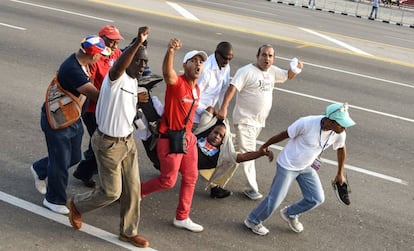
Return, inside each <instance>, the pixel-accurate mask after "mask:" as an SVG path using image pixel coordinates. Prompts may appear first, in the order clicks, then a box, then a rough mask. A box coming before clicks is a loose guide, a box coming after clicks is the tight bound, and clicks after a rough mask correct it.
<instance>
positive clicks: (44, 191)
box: [30, 166, 46, 195]
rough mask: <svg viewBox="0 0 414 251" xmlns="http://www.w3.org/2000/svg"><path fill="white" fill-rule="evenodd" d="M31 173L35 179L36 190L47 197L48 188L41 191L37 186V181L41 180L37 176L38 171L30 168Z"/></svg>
mask: <svg viewBox="0 0 414 251" xmlns="http://www.w3.org/2000/svg"><path fill="white" fill-rule="evenodd" d="M30 172H31V173H32V175H33V179H34V183H35V188H36V190H37V191H38V192H39V193H40V194H43V195H45V194H46V188H45V190H43V189H39V188H38V187H37V185H36V181H37V180H41V179H39V176H38V175H37V173H36V171H35V170H34V168H33V166H30ZM44 182H45V183H46V181H44Z"/></svg>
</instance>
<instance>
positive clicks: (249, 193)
mask: <svg viewBox="0 0 414 251" xmlns="http://www.w3.org/2000/svg"><path fill="white" fill-rule="evenodd" d="M243 193H244V195H246V196H247V197H249V198H250V199H251V200H258V199H261V198H263V195H262V194H261V193H259V192H257V191H255V190H253V189H246V190H244V191H243Z"/></svg>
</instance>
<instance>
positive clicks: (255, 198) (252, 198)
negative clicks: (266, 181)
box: [243, 191, 263, 200]
mask: <svg viewBox="0 0 414 251" xmlns="http://www.w3.org/2000/svg"><path fill="white" fill-rule="evenodd" d="M243 194H244V195H246V197H247V198H249V199H251V200H260V199H261V198H263V195H262V194H260V196H257V197H252V196H250V195H249V194H248V193H246V192H245V191H243Z"/></svg>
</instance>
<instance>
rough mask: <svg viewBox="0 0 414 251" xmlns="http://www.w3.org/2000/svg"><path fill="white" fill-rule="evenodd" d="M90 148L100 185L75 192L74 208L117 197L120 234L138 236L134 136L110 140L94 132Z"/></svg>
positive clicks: (100, 204) (138, 190)
mask: <svg viewBox="0 0 414 251" xmlns="http://www.w3.org/2000/svg"><path fill="white" fill-rule="evenodd" d="M92 148H93V150H94V152H95V157H96V162H97V164H98V173H99V178H100V183H101V187H100V188H97V189H94V190H93V191H90V192H86V193H83V194H78V195H76V196H75V197H74V203H75V206H76V208H77V210H78V211H79V213H81V214H83V213H86V212H89V211H92V210H95V209H98V208H102V207H105V206H107V205H109V204H111V203H112V202H114V201H116V200H118V199H120V207H121V213H120V215H121V222H120V233H121V234H123V235H126V236H129V237H131V236H135V235H138V224H139V218H140V201H141V198H140V195H141V184H140V178H139V169H138V152H137V148H136V145H135V140H134V137H133V136H130V137H128V138H127V139H124V140H119V141H117V140H110V139H107V138H106V137H105V136H103V135H99V134H98V133H97V131H96V132H95V133H94V135H93V136H92Z"/></svg>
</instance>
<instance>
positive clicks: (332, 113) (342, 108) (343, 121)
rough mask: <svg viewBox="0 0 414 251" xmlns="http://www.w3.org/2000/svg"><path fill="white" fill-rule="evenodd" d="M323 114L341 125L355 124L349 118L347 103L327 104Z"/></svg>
mask: <svg viewBox="0 0 414 251" xmlns="http://www.w3.org/2000/svg"><path fill="white" fill-rule="evenodd" d="M324 115H325V116H326V117H327V118H328V119H330V120H335V121H336V122H337V123H338V124H339V125H341V126H342V127H350V126H353V125H355V121H353V120H352V119H351V117H350V116H349V113H348V103H344V104H341V103H336V104H331V105H328V106H327V107H326V110H325V113H324Z"/></svg>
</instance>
